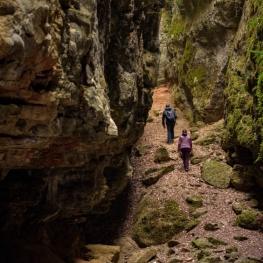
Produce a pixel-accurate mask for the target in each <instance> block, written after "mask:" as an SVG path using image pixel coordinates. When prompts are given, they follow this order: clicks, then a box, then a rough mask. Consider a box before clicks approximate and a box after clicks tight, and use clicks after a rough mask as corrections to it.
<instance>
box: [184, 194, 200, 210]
mask: <svg viewBox="0 0 263 263" xmlns="http://www.w3.org/2000/svg"><path fill="white" fill-rule="evenodd" d="M186 202H187V203H188V204H189V205H191V206H193V207H195V208H198V207H202V205H203V200H202V198H201V197H200V196H198V195H191V196H188V197H186Z"/></svg>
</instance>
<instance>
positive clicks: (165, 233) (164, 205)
mask: <svg viewBox="0 0 263 263" xmlns="http://www.w3.org/2000/svg"><path fill="white" fill-rule="evenodd" d="M186 224H187V217H186V215H185V214H184V212H183V211H182V210H180V208H179V206H178V204H177V203H176V202H175V201H174V200H166V201H165V200H157V199H155V197H154V196H153V197H151V198H149V197H146V198H144V199H143V200H142V201H141V202H140V204H139V206H138V209H137V213H136V217H135V225H134V229H133V239H134V240H135V241H136V242H137V244H139V245H140V246H141V247H146V246H151V245H157V244H163V243H165V242H167V241H169V240H170V239H171V238H172V237H173V236H174V235H175V234H178V233H180V232H181V231H183V230H184V228H185V226H186Z"/></svg>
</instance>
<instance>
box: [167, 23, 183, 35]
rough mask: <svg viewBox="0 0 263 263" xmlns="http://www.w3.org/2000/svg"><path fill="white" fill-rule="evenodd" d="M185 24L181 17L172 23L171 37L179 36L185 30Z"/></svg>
mask: <svg viewBox="0 0 263 263" xmlns="http://www.w3.org/2000/svg"><path fill="white" fill-rule="evenodd" d="M184 25H185V22H184V21H182V20H180V19H176V20H175V21H173V22H172V23H171V25H170V29H169V37H178V36H179V35H180V34H181V33H182V32H183V30H184Z"/></svg>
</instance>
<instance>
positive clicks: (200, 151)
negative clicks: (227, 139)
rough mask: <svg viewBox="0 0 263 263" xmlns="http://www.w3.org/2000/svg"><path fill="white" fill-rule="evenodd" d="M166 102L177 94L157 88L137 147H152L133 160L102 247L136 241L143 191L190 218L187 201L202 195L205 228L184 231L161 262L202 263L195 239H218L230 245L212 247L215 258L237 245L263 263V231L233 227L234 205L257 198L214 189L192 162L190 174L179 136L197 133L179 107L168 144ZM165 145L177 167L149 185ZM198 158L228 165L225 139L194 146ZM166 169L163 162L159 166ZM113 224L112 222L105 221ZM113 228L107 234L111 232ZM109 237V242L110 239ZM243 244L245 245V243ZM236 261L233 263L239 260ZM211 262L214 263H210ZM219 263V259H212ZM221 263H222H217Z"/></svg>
mask: <svg viewBox="0 0 263 263" xmlns="http://www.w3.org/2000/svg"><path fill="white" fill-rule="evenodd" d="M166 103H170V104H171V106H173V104H172V101H171V95H170V93H169V91H168V89H167V88H166V87H165V86H160V87H157V88H155V90H154V95H153V105H152V109H151V111H150V116H151V117H152V121H149V122H148V123H147V125H146V127H145V131H144V134H143V136H142V137H141V138H140V140H139V141H138V142H137V143H136V145H137V146H138V145H141V144H147V145H148V146H150V148H149V150H148V151H147V152H146V154H145V155H142V156H140V157H136V155H135V154H133V156H132V166H133V169H134V173H133V178H132V179H131V180H130V183H129V185H128V187H127V189H126V191H125V192H124V193H123V194H122V196H121V197H120V198H119V199H118V200H117V201H116V203H115V204H114V207H113V210H112V211H114V209H115V213H113V214H112V213H111V216H110V217H108V216H105V217H103V218H100V219H99V220H101V221H100V222H98V225H99V228H100V230H98V232H100V233H103V234H104V238H100V237H99V235H97V240H94V238H93V241H97V242H98V243H99V242H100V243H102V242H103V243H105V242H107V243H108V244H110V243H111V242H112V241H113V240H114V239H116V238H120V237H131V235H132V226H133V218H134V213H135V210H136V205H137V204H138V201H139V199H140V197H141V195H142V193H145V191H146V192H148V191H152V192H154V194H155V195H156V196H157V197H158V198H159V199H160V200H167V199H173V200H176V201H177V202H178V203H179V205H180V207H181V208H182V209H183V210H184V211H185V212H186V213H187V214H189V213H188V212H189V211H188V210H189V207H188V205H187V204H186V201H185V199H186V197H187V196H191V195H198V196H200V197H201V198H202V200H203V207H202V209H204V210H206V211H207V213H206V214H204V215H202V216H201V217H200V218H199V220H200V224H199V225H198V226H196V227H195V228H193V229H192V230H190V231H183V232H181V233H180V234H179V235H176V236H175V237H174V238H173V240H174V241H176V244H177V245H176V246H174V247H172V248H171V247H170V248H169V247H168V246H167V244H163V245H160V246H157V247H156V248H157V250H158V253H157V257H156V259H155V261H156V262H197V256H196V254H194V253H193V245H192V242H191V241H192V240H193V239H195V238H204V237H213V238H215V239H217V240H220V241H223V242H225V243H226V245H224V246H217V247H216V248H212V249H210V250H209V251H210V253H212V256H213V257H217V258H218V259H221V260H223V259H224V256H225V253H226V248H228V247H236V248H237V250H238V252H240V253H242V254H243V255H244V256H245V257H247V258H254V259H260V260H263V233H262V229H260V228H259V229H258V230H247V229H243V228H240V227H237V226H233V223H234V222H235V220H236V217H237V215H236V214H235V213H234V211H233V208H232V207H233V204H235V203H238V202H242V203H243V204H244V205H245V206H247V207H248V208H249V206H250V200H251V199H252V198H253V196H254V194H255V193H253V192H252V191H251V192H240V191H237V190H235V189H234V188H232V187H230V188H227V189H220V188H215V187H214V186H211V185H208V184H207V183H205V181H204V180H203V179H202V178H201V170H200V167H201V165H202V164H201V163H200V164H196V165H193V164H190V167H189V171H188V172H185V171H184V169H183V166H182V160H181V159H180V157H179V155H178V152H177V142H178V136H180V135H181V132H182V129H187V130H188V131H190V130H191V127H189V124H188V122H187V120H186V118H185V117H184V115H183V112H181V111H180V110H179V109H177V108H176V111H177V114H178V116H179V117H178V119H177V125H176V127H175V134H176V139H175V141H174V143H173V144H169V145H168V144H166V130H165V129H164V128H163V127H162V124H161V114H162V111H163V109H164V107H165V104H166ZM220 127H222V121H219V122H217V123H214V124H212V125H207V126H204V127H202V128H200V130H199V138H198V139H200V138H202V137H205V136H206V135H207V134H209V133H210V132H211V131H213V132H214V131H216V130H217V131H219V130H220ZM161 145H163V146H165V147H166V148H167V149H168V151H169V154H170V156H171V160H170V161H169V162H168V164H174V165H175V169H174V171H172V172H170V173H168V174H166V175H164V176H163V177H162V178H161V179H160V180H159V181H158V182H157V183H155V184H153V185H151V186H145V185H143V183H142V181H141V179H142V174H143V173H144V172H145V171H147V170H148V169H149V168H151V167H156V166H158V164H156V163H154V154H155V152H156V149H157V148H158V147H160V146H161ZM193 153H194V156H204V155H207V157H206V160H207V159H216V160H220V161H221V162H225V153H224V152H223V151H222V149H221V148H220V144H219V140H218V141H217V142H216V143H213V144H209V145H207V146H200V145H197V144H195V141H194V142H193ZM159 165H162V164H159ZM103 221H104V222H105V221H107V222H108V224H107V227H106V224H104V225H105V226H104V229H103V226H102V225H103V224H102V222H103ZM209 223H210V224H212V225H214V226H216V227H215V229H214V231H210V230H205V228H204V227H205V225H207V224H209ZM106 229H107V230H106ZM105 235H106V236H107V238H106V239H105ZM241 240H242V241H241ZM234 261H235V260H233V261H231V262H234ZM209 262H210V261H209ZM211 262H214V261H211ZM215 262H218V261H215Z"/></svg>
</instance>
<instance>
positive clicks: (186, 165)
mask: <svg viewBox="0 0 263 263" xmlns="http://www.w3.org/2000/svg"><path fill="white" fill-rule="evenodd" d="M181 152H182V155H183V164H184V169H187V170H188V168H189V158H190V152H191V149H190V148H182V149H181Z"/></svg>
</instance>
